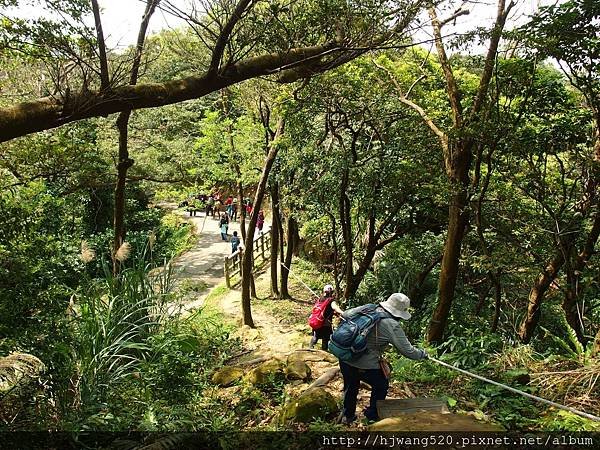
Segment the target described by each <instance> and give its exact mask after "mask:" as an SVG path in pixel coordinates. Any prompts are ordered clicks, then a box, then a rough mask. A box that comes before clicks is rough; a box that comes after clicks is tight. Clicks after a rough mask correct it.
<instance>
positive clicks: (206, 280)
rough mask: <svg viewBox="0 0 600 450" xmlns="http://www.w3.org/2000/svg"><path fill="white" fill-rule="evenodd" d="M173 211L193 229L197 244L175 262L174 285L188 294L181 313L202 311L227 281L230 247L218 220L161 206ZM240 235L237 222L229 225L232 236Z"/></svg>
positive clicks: (172, 206)
mask: <svg viewBox="0 0 600 450" xmlns="http://www.w3.org/2000/svg"><path fill="white" fill-rule="evenodd" d="M162 206H163V207H165V208H168V209H171V210H174V212H175V213H176V214H179V215H181V216H182V217H184V218H185V219H186V220H188V221H189V222H190V223H192V224H193V225H194V230H195V233H196V235H197V236H198V240H197V241H196V244H195V245H194V247H193V248H192V249H190V250H188V251H186V252H185V253H183V254H181V255H179V256H178V257H177V258H175V260H174V261H173V269H174V274H175V285H176V286H178V287H179V288H180V289H184V290H187V291H189V295H186V296H185V297H184V299H183V304H182V310H183V311H191V310H194V309H197V308H198V307H200V306H201V305H202V304H203V302H204V300H205V299H206V297H207V296H208V294H210V291H211V290H212V289H213V288H215V287H216V286H218V285H219V284H221V283H222V282H223V281H224V275H223V260H224V258H225V256H227V255H229V254H231V243H230V242H229V241H224V240H222V239H221V232H220V229H219V220H218V219H217V217H216V216H215V217H211V216H208V217H206V216H205V215H204V213H201V214H202V215H201V216H191V217H190V216H189V214H188V213H187V212H186V211H181V210H178V209H176V205H175V204H168V205H162ZM234 231H237V232H238V233H239V231H240V225H239V223H237V222H230V223H229V230H228V233H229V235H231V234H233V232H234Z"/></svg>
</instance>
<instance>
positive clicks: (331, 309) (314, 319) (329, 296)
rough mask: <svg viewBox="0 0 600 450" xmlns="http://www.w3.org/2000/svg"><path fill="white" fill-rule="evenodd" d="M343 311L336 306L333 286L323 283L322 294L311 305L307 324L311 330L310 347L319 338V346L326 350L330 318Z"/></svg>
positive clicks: (330, 328) (330, 330)
mask: <svg viewBox="0 0 600 450" xmlns="http://www.w3.org/2000/svg"><path fill="white" fill-rule="evenodd" d="M343 312H344V311H342V309H341V308H340V307H339V306H338V304H337V303H336V301H335V297H334V291H333V286H332V285H330V284H327V285H325V287H324V288H323V295H321V297H319V298H318V299H317V301H316V302H315V305H314V306H313V309H312V312H311V314H310V317H309V318H308V324H309V325H310V327H311V328H312V330H313V334H312V339H311V340H310V345H309V347H310V348H313V347H314V346H315V345H316V344H317V341H318V340H319V339H321V348H322V349H323V350H327V344H328V343H329V337H330V336H331V333H333V326H332V323H331V320H332V319H333V315H334V314H342V313H343Z"/></svg>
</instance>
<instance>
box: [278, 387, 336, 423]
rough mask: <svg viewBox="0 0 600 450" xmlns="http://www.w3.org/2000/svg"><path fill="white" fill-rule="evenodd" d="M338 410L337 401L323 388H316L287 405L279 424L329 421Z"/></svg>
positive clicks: (280, 416)
mask: <svg viewBox="0 0 600 450" xmlns="http://www.w3.org/2000/svg"><path fill="white" fill-rule="evenodd" d="M337 410H338V406H337V401H336V399H335V398H334V397H333V395H331V394H330V393H329V392H327V391H326V390H325V389H323V388H314V389H311V390H309V391H306V392H304V393H302V394H301V395H300V396H298V397H296V398H293V399H291V400H290V401H289V402H288V403H286V404H285V405H284V406H283V407H282V409H281V411H280V413H279V419H278V421H279V423H280V424H281V425H285V424H286V423H290V422H296V423H309V422H312V421H313V420H315V419H327V418H328V417H330V416H331V415H333V414H335V413H336V412H337Z"/></svg>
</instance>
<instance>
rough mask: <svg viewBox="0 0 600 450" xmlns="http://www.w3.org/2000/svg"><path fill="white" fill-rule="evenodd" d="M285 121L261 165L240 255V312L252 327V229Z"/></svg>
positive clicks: (246, 323)
mask: <svg viewBox="0 0 600 450" xmlns="http://www.w3.org/2000/svg"><path fill="white" fill-rule="evenodd" d="M284 125H285V121H284V119H283V118H280V119H279V122H278V124H277V131H276V133H275V137H274V138H273V140H272V141H271V144H270V145H271V148H270V149H269V153H268V154H267V157H266V159H265V163H264V166H263V170H262V173H261V176H260V181H259V183H258V186H257V188H256V194H255V195H254V207H253V208H252V213H251V214H250V222H249V223H248V230H247V233H246V239H245V240H244V242H245V249H244V254H243V255H242V313H243V317H244V325H248V326H250V327H252V328H254V321H253V320H252V310H251V306H250V297H251V291H250V289H251V284H252V281H253V279H252V276H251V275H252V261H253V255H252V253H253V247H254V229H255V228H256V222H257V220H258V213H259V211H260V208H261V205H262V201H263V198H264V196H265V190H266V186H267V180H268V178H269V173H270V172H271V168H272V167H273V163H274V162H275V158H276V157H277V152H278V151H279V144H278V142H277V141H278V140H279V137H280V136H281V135H282V134H283V131H284Z"/></svg>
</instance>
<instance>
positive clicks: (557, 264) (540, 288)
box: [519, 251, 565, 344]
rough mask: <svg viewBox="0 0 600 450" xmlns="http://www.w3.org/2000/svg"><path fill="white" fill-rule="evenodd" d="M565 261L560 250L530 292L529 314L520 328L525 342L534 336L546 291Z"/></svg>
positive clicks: (520, 336)
mask: <svg viewBox="0 0 600 450" xmlns="http://www.w3.org/2000/svg"><path fill="white" fill-rule="evenodd" d="M564 263H565V258H564V256H563V253H562V252H561V251H559V252H558V253H557V254H556V255H555V256H554V258H552V260H551V261H550V262H549V263H548V265H547V266H546V268H545V269H544V271H543V272H542V273H541V274H540V275H539V276H538V278H537V280H536V282H535V284H534V286H533V288H532V289H531V292H530V293H529V302H528V305H527V315H526V316H525V319H523V322H522V323H521V327H520V328H519V338H520V339H521V342H523V343H524V344H528V343H529V342H530V341H531V338H532V337H533V332H534V330H535V328H536V327H537V324H538V322H539V320H540V316H541V308H540V307H541V305H542V300H543V299H544V296H545V295H546V292H547V291H548V289H549V288H550V285H551V284H552V282H553V281H554V280H555V279H556V276H557V275H558V272H559V271H560V268H561V267H562V265H563V264H564Z"/></svg>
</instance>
